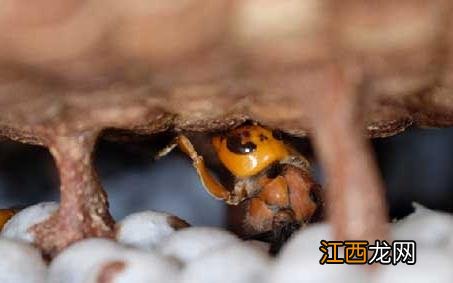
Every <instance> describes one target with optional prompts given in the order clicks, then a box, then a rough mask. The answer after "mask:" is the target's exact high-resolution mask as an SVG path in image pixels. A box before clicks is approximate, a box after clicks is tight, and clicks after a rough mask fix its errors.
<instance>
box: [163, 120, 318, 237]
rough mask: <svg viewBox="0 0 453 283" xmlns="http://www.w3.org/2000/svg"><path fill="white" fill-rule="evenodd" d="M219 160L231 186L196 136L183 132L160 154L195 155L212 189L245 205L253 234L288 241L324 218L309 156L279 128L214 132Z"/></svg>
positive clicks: (204, 180)
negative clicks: (199, 148) (203, 152)
mask: <svg viewBox="0 0 453 283" xmlns="http://www.w3.org/2000/svg"><path fill="white" fill-rule="evenodd" d="M210 142H211V146H212V147H213V149H214V152H215V153H216V155H217V158H218V160H219V161H220V163H221V164H222V165H223V166H224V168H225V169H226V170H227V171H228V172H229V173H231V175H232V176H233V177H234V181H233V186H232V187H231V188H227V186H224V185H223V184H222V183H221V182H220V181H219V179H218V178H216V177H215V176H214V175H213V174H211V172H210V170H209V169H208V168H207V166H206V164H205V160H204V158H203V156H201V155H200V154H198V152H197V151H196V150H195V148H194V146H193V144H192V142H191V141H190V139H189V138H188V137H187V136H186V135H184V134H179V135H177V136H176V138H175V139H174V140H173V141H172V142H171V143H170V144H169V145H168V146H167V147H166V148H165V149H164V150H162V151H161V152H160V154H159V157H161V156H163V155H165V154H167V153H168V152H170V151H171V150H172V149H174V148H175V147H178V148H179V149H180V150H181V151H182V152H184V153H185V154H186V155H188V156H189V157H190V159H191V160H192V162H193V166H194V167H195V169H196V172H197V174H198V176H199V178H200V180H201V183H202V185H203V187H204V188H205V189H206V191H207V192H208V193H209V194H210V195H211V196H213V197H214V198H216V199H219V200H222V201H224V202H226V203H227V204H229V205H239V204H242V203H245V205H246V213H245V219H244V223H243V224H244V229H245V231H246V233H247V235H249V238H256V239H265V240H266V239H267V240H268V241H271V242H283V241H285V240H286V239H287V238H288V237H289V236H290V234H291V233H292V232H293V231H294V230H296V229H298V228H299V227H301V226H302V225H304V224H305V223H309V222H313V221H315V220H316V219H317V218H319V217H320V211H321V208H322V205H323V203H322V193H321V190H320V186H319V185H318V184H317V183H316V182H315V181H314V179H313V178H312V174H311V170H310V164H309V162H308V160H307V159H306V158H305V157H304V156H303V155H302V154H300V153H299V152H298V151H297V150H295V149H294V147H292V146H291V145H290V144H289V143H287V142H285V141H284V139H283V135H282V134H281V132H279V131H273V130H271V129H269V128H267V127H265V126H261V125H259V124H258V123H249V124H244V125H241V126H238V127H236V128H233V129H231V130H229V131H225V132H221V133H214V134H212V135H211V136H210Z"/></svg>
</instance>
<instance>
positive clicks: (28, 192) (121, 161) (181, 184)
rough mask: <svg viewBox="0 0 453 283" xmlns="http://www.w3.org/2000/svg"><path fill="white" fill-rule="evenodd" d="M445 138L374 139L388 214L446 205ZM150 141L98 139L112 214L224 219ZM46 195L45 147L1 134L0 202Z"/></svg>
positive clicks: (216, 222) (451, 169) (451, 177)
mask: <svg viewBox="0 0 453 283" xmlns="http://www.w3.org/2000/svg"><path fill="white" fill-rule="evenodd" d="M452 145H453V128H449V129H409V130H407V131H406V132H404V133H402V134H399V135H397V136H393V137H389V138H384V139H376V140H373V146H374V148H375V151H376V154H377V160H378V162H379V166H380V168H381V172H382V174H383V177H384V180H385V183H386V185H387V190H388V191H387V196H388V199H389V203H390V214H391V217H392V218H400V217H403V216H405V215H407V214H409V213H410V212H411V211H412V207H411V203H412V202H413V201H416V202H418V203H421V204H423V205H425V206H427V207H429V208H433V209H439V210H446V211H453V174H451V173H453V147H452ZM150 146H155V143H153V142H143V141H141V142H127V143H117V142H112V141H108V140H105V139H101V140H100V141H99V143H98V147H97V150H96V155H95V161H96V162H95V164H96V167H97V169H98V172H99V174H100V176H101V180H102V183H103V186H104V188H105V189H106V190H107V192H108V194H109V200H110V205H111V211H112V214H113V216H114V217H115V218H116V219H121V218H123V217H124V216H126V215H128V214H130V213H132V212H136V211H142V210H146V209H151V210H158V211H166V212H170V213H173V214H175V215H178V216H180V217H182V218H183V219H186V220H187V221H189V222H190V223H192V224H193V225H209V226H225V225H226V222H227V221H226V219H227V208H226V206H225V205H224V204H223V203H222V202H220V201H216V200H214V199H212V198H211V197H210V196H209V195H208V194H207V193H205V191H204V190H203V188H202V187H201V185H200V183H199V181H198V177H197V176H196V174H195V171H194V170H193V168H192V166H191V163H190V161H189V160H188V159H187V158H186V157H185V156H183V155H182V154H181V153H179V152H177V151H175V152H173V153H171V154H170V155H168V156H166V157H164V158H162V159H160V160H158V161H154V158H153V155H154V153H155V149H154V150H152V149H151V148H149V147H150ZM315 168H317V166H315ZM316 175H318V176H322V173H320V172H317V174H316ZM320 181H321V182H322V180H320ZM48 200H58V176H57V175H56V169H55V165H54V164H53V160H52V158H51V156H50V154H49V153H48V151H47V150H46V149H44V148H41V147H37V146H30V145H23V144H20V143H15V142H10V141H0V207H1V208H4V207H10V206H17V205H19V206H26V205H30V204H34V203H38V202H42V201H48Z"/></svg>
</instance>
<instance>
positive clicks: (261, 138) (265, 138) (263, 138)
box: [259, 134, 269, 141]
mask: <svg viewBox="0 0 453 283" xmlns="http://www.w3.org/2000/svg"><path fill="white" fill-rule="evenodd" d="M259 137H260V141H265V140H267V139H269V138H268V137H267V136H266V135H263V134H260V135H259Z"/></svg>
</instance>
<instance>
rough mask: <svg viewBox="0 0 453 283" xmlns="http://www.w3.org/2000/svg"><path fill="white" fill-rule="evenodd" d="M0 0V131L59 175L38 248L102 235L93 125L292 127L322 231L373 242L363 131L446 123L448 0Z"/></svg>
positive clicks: (381, 225)
mask: <svg viewBox="0 0 453 283" xmlns="http://www.w3.org/2000/svg"><path fill="white" fill-rule="evenodd" d="M2 5H3V8H2V11H1V12H0V42H2V44H1V46H0V135H1V136H3V137H6V138H10V139H13V140H17V141H20V142H25V143H32V144H38V145H42V146H45V147H47V148H49V150H50V152H51V154H52V155H53V156H54V158H55V160H56V164H57V167H58V170H59V172H60V181H61V188H60V189H61V202H60V208H59V209H58V211H57V212H56V214H55V215H54V216H53V217H52V218H50V219H49V220H48V221H46V222H44V223H41V224H38V225H37V226H35V227H34V231H35V233H36V235H37V238H38V242H39V245H40V247H41V248H42V249H43V251H44V252H46V253H48V254H55V253H56V252H58V251H59V250H61V249H62V248H64V247H65V246H67V245H68V244H69V243H71V242H74V241H77V240H79V239H82V238H85V237H91V236H103V237H111V236H112V235H113V219H112V218H111V216H110V214H109V212H108V205H107V198H106V195H105V193H104V191H103V190H102V188H101V186H100V184H99V182H98V180H97V177H96V172H95V170H94V168H93V164H92V153H93V149H94V146H95V143H96V140H97V138H98V136H99V135H101V134H102V133H103V131H105V130H107V129H116V130H119V131H114V132H116V133H118V134H121V136H123V135H126V136H127V135H128V134H132V133H134V134H143V135H151V134H156V133H159V132H163V131H175V132H177V131H216V130H220V129H225V128H228V127H233V126H234V125H237V124H240V123H241V122H243V121H245V120H247V119H253V120H256V121H259V122H261V123H263V124H265V125H268V126H270V127H274V128H278V129H280V130H283V131H285V132H287V133H289V134H293V135H295V136H299V137H305V136H307V135H308V136H309V137H310V138H312V140H313V142H314V146H315V150H316V151H317V155H318V157H319V158H320V161H321V164H322V165H323V167H324V170H325V171H326V175H327V179H328V184H329V185H328V190H327V192H328V194H327V197H328V199H327V200H328V205H327V210H328V211H327V213H328V215H329V217H330V221H332V223H333V225H334V228H335V229H336V230H335V231H336V236H337V237H339V238H350V239H373V240H374V239H376V238H382V237H386V229H387V228H386V208H385V203H384V198H383V194H382V183H381V180H380V177H379V174H378V173H377V168H376V165H375V163H374V160H373V157H372V155H371V154H370V149H369V146H368V144H367V140H366V138H367V137H385V136H389V135H393V134H396V133H398V132H400V131H402V130H404V129H405V128H406V127H408V126H410V125H418V126H450V125H452V124H453V96H452V90H453V57H452V54H453V53H452V52H453V34H452V30H453V29H452V28H451V23H450V21H451V19H452V18H453V14H452V13H453V5H452V3H451V1H447V0H434V1H421V0H420V1H412V0H402V1H390V0H382V1H372V2H370V1H366V2H365V1H359V0H347V1H333V0H332V1H329V0H308V1H297V0H287V1H271V0H236V1H229V0H209V1H207V0H185V1H178V2H177V3H176V2H173V1H171V2H168V3H167V2H165V1H144V0H135V1H128V3H125V2H124V1H94V0H85V1H76V0H65V1H60V0H41V1H34V2H33V3H28V2H27V3H25V2H24V1H13V0H11V1H6V2H5V3H4V4H2ZM37 10H39V11H40V13H36V11H37ZM350 207H354V208H355V210H354V212H353V213H351V211H350V209H349V208H350Z"/></svg>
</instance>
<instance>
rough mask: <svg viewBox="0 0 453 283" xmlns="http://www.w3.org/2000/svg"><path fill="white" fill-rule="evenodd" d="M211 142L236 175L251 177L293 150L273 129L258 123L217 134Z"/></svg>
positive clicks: (228, 167) (224, 162) (221, 158)
mask: <svg viewBox="0 0 453 283" xmlns="http://www.w3.org/2000/svg"><path fill="white" fill-rule="evenodd" d="M212 144H213V145H214V148H215V150H216V152H217V156H218V157H219V159H220V161H221V162H222V163H223V165H224V166H225V167H226V168H227V169H228V170H229V171H230V172H231V173H232V174H233V175H235V176H237V177H241V178H244V177H250V176H253V175H256V174H257V173H259V172H261V171H262V170H264V169H265V168H267V167H268V166H270V165H271V164H272V163H274V162H276V161H279V160H282V159H284V158H285V157H287V156H288V155H289V154H290V153H289V150H288V147H287V146H286V145H285V144H284V143H283V142H282V141H281V140H279V139H278V138H277V137H275V135H273V133H272V131H270V130H268V129H266V128H264V127H261V126H259V125H244V126H240V127H238V128H236V129H233V130H232V131H230V132H228V133H226V134H222V135H218V136H214V137H213V138H212Z"/></svg>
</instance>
